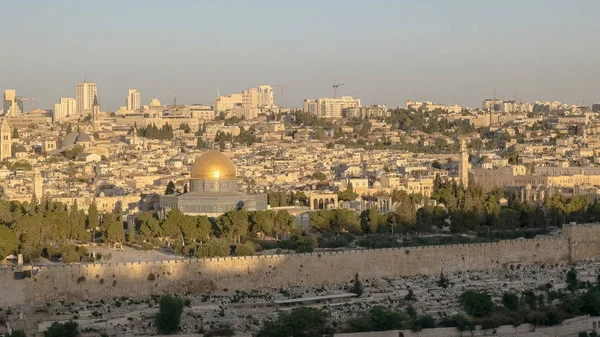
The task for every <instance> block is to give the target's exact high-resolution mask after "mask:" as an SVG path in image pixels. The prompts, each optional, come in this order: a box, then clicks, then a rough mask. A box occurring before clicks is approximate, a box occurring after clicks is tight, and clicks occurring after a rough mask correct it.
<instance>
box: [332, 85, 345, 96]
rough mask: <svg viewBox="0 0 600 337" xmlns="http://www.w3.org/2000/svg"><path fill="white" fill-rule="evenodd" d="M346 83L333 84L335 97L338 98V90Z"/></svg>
mask: <svg viewBox="0 0 600 337" xmlns="http://www.w3.org/2000/svg"><path fill="white" fill-rule="evenodd" d="M344 84H346V83H340V84H334V85H333V98H337V90H338V88H339V87H341V86H342V85H344Z"/></svg>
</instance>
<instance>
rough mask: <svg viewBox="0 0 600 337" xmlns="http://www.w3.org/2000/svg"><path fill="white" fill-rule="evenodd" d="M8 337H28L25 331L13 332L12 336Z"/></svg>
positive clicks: (7, 336)
mask: <svg viewBox="0 0 600 337" xmlns="http://www.w3.org/2000/svg"><path fill="white" fill-rule="evenodd" d="M6 337H27V335H26V334H25V332H23V330H13V332H12V333H11V334H10V335H6Z"/></svg>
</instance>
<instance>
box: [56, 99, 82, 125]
mask: <svg viewBox="0 0 600 337" xmlns="http://www.w3.org/2000/svg"><path fill="white" fill-rule="evenodd" d="M76 113H77V103H76V101H75V99H74V98H70V97H66V98H65V97H63V98H61V99H60V103H56V104H54V114H53V115H52V116H53V120H54V121H60V120H61V119H64V118H66V117H69V116H74V115H75V114H76Z"/></svg>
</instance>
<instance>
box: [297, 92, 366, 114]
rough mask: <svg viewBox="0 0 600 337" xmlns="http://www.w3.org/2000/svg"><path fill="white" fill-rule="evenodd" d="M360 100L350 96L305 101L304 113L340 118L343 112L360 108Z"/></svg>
mask: <svg viewBox="0 0 600 337" xmlns="http://www.w3.org/2000/svg"><path fill="white" fill-rule="evenodd" d="M360 106H361V105H360V99H358V98H352V97H350V96H342V97H340V98H319V99H317V100H311V99H306V100H304V112H308V113H311V114H314V115H316V116H319V117H325V118H340V117H342V110H344V109H347V108H358V107H360Z"/></svg>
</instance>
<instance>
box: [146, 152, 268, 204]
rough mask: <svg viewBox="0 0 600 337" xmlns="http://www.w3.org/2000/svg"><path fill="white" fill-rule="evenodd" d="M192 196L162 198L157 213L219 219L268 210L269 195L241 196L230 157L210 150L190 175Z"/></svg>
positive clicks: (172, 195) (197, 161)
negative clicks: (240, 212)
mask: <svg viewBox="0 0 600 337" xmlns="http://www.w3.org/2000/svg"><path fill="white" fill-rule="evenodd" d="M189 186H190V192H188V193H184V194H171V195H162V196H160V198H159V201H158V205H155V209H157V210H159V211H162V212H167V211H169V210H171V209H175V208H177V209H179V210H181V211H182V212H183V213H185V214H190V215H207V216H219V215H221V214H223V213H225V212H228V211H231V210H235V209H242V208H243V209H246V210H248V211H258V210H264V209H267V196H266V195H265V194H257V195H249V194H245V193H241V192H238V190H237V180H236V168H235V165H233V163H232V162H231V160H230V159H229V158H227V156H225V155H224V154H223V153H221V152H219V151H217V150H210V151H208V152H206V153H203V154H202V155H200V156H198V158H196V161H195V162H194V164H193V165H192V169H191V171H190V184H189Z"/></svg>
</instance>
